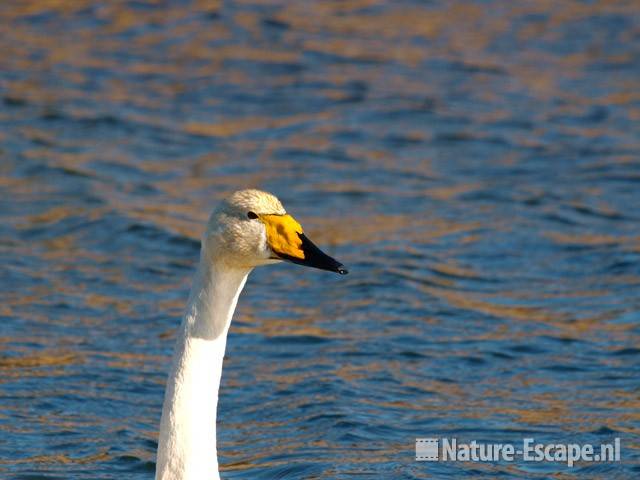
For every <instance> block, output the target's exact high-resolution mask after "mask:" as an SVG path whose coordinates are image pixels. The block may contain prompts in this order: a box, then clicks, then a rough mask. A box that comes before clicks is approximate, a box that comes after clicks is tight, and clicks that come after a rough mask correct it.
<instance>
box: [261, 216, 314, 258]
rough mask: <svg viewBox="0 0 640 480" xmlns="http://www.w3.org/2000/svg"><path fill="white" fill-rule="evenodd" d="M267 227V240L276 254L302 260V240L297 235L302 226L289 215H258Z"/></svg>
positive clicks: (300, 231)
mask: <svg viewBox="0 0 640 480" xmlns="http://www.w3.org/2000/svg"><path fill="white" fill-rule="evenodd" d="M258 217H259V218H260V220H262V223H264V224H265V226H266V227H267V242H268V243H269V246H270V247H271V249H272V250H273V251H274V252H275V253H278V254H284V255H288V256H290V257H293V258H299V259H301V260H304V252H303V251H302V240H300V237H299V236H298V234H299V233H303V232H302V226H301V225H300V224H299V223H298V222H297V221H296V220H295V218H293V217H292V216H291V215H258Z"/></svg>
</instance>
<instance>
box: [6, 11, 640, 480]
mask: <svg viewBox="0 0 640 480" xmlns="http://www.w3.org/2000/svg"><path fill="white" fill-rule="evenodd" d="M634 8H635V4H633V2H625V1H607V2H591V3H589V2H587V3H585V2H578V1H567V2H552V1H547V0H544V1H539V2H512V3H510V4H505V3H501V4H498V3H493V2H489V4H487V5H482V6H481V5H477V4H475V3H470V2H440V3H438V2H435V3H429V4H425V5H411V6H407V5H406V4H401V3H395V2H383V1H380V0H348V1H340V2H333V1H331V2H311V3H309V2H305V3H300V2H288V3H287V2H279V1H264V2H262V1H258V2H253V1H240V2H233V3H226V2H211V1H204V0H202V1H199V0H198V1H192V2H187V4H180V5H178V4H175V5H174V4H171V3H166V2H152V1H149V2H124V1H123V2H120V1H118V2H109V3H106V4H105V3H98V2H94V1H91V0H78V1H74V2H64V1H56V0H44V1H38V2H36V1H23V2H9V3H5V4H3V5H1V6H0V22H1V23H2V25H4V26H5V28H3V35H2V37H1V38H0V47H1V48H0V51H1V52H2V53H1V54H0V71H2V72H5V73H3V74H2V76H1V77H0V87H1V90H2V92H1V94H2V95H1V96H2V98H1V101H2V104H1V105H0V122H1V123H2V127H3V128H2V131H0V140H1V141H2V144H3V145H2V149H1V150H0V155H2V157H3V159H2V162H1V163H0V188H2V189H3V196H5V197H6V198H8V199H9V201H8V203H5V204H3V208H0V211H2V212H3V213H2V219H1V220H2V224H3V226H6V229H5V230H2V233H0V253H2V254H3V255H4V256H3V257H2V260H3V262H4V263H5V264H6V265H8V267H7V269H8V270H7V273H6V275H7V276H6V278H7V280H6V283H7V285H6V288H3V301H2V302H0V315H1V316H2V317H3V318H2V319H0V321H2V322H3V323H2V325H3V328H5V329H6V331H5V330H2V332H1V336H0V348H1V350H0V373H2V380H0V383H1V384H2V385H3V387H5V388H4V391H6V392H8V393H6V398H5V397H3V394H0V407H2V411H0V429H1V430H2V431H3V434H6V436H7V437H8V438H14V437H15V438H19V439H21V440H22V439H23V438H25V439H26V440H25V444H28V445H31V446H32V447H30V448H31V449H30V450H29V451H22V450H20V451H19V453H17V450H15V449H14V450H11V451H7V450H1V449H2V448H5V447H4V446H3V444H2V443H0V452H1V453H0V458H2V457H3V456H8V457H9V459H2V460H0V471H2V472H3V473H5V472H10V473H16V472H26V471H29V472H32V471H35V472H40V471H43V472H44V471H47V468H50V467H51V466H55V465H64V466H65V469H60V470H55V468H53V470H52V471H53V473H52V474H55V473H56V472H58V473H60V472H68V471H75V470H74V469H79V468H80V466H81V465H88V466H89V468H90V469H93V468H94V466H95V468H96V469H100V468H102V469H103V470H104V471H105V472H112V471H113V468H114V466H120V465H121V463H120V462H126V461H129V460H124V459H122V458H121V457H122V456H127V455H129V456H130V457H133V458H134V463H135V462H138V463H135V468H138V469H139V470H136V472H137V473H140V475H141V476H143V475H144V476H147V477H148V476H149V471H148V469H149V466H148V465H145V463H144V462H151V461H153V455H154V453H153V451H154V447H155V445H154V444H153V441H154V439H155V438H156V435H157V432H156V429H157V426H156V425H157V417H158V415H159V408H160V402H161V395H162V388H163V385H164V379H165V372H166V368H167V365H168V362H169V358H170V353H169V352H170V345H171V343H172V341H173V338H174V335H175V329H176V328H177V322H178V318H179V317H180V315H181V312H182V309H183V307H184V301H185V298H186V291H187V289H188V287H189V277H190V275H191V272H192V270H193V268H194V264H195V262H196V260H197V242H198V241H199V238H200V235H201V234H202V231H203V224H204V222H205V221H206V219H207V216H208V214H209V211H210V209H211V207H212V206H213V204H215V203H216V202H217V201H218V200H219V199H220V198H222V197H223V196H224V195H226V194H227V193H229V192H231V191H233V190H235V189H236V188H240V187H263V188H267V189H271V190H274V191H275V193H277V194H278V195H280V196H281V197H282V198H283V199H284V200H285V204H286V206H287V208H288V209H289V210H290V212H291V213H292V214H294V215H296V218H298V219H299V220H300V221H301V222H302V223H303V225H304V226H305V229H306V231H307V232H309V236H310V237H311V238H312V239H313V240H314V242H316V243H317V244H319V245H323V246H324V247H325V248H327V249H329V250H331V253H332V254H334V253H335V255H336V256H338V258H340V259H341V260H343V261H344V262H345V263H346V264H348V265H349V266H351V265H352V264H353V265H354V268H353V269H352V274H351V275H350V276H348V277H346V278H345V279H342V280H341V281H342V282H343V283H341V284H337V283H333V281H331V280H327V281H324V278H327V277H314V276H313V275H312V274H309V273H308V272H305V273H302V272H299V271H298V270H295V269H294V268H293V267H291V268H290V269H286V268H281V269H280V270H275V269H274V271H273V273H272V274H271V276H266V275H263V276H259V275H261V274H256V276H255V280H253V279H252V280H251V281H250V282H249V287H250V288H251V289H252V290H251V291H249V292H246V293H245V295H244V296H243V299H242V301H241V304H240V307H239V311H238V313H237V315H236V322H235V324H234V327H233V330H232V333H233V335H234V337H233V339H232V341H231V342H230V346H229V355H228V357H229V358H228V359H227V364H228V365H229V370H228V372H225V377H224V382H225V383H224V387H223V397H222V398H221V408H222V409H223V410H222V412H224V414H223V417H224V421H225V422H226V424H225V427H226V429H225V430H227V431H228V432H230V433H229V435H228V436H226V437H225V439H224V442H223V446H222V453H223V455H224V458H225V461H224V462H223V469H224V470H225V471H228V472H238V474H239V475H241V474H242V472H243V471H248V470H251V469H256V470H260V469H266V471H267V472H269V470H268V468H274V469H275V468H285V467H286V466H287V465H288V464H289V463H290V462H291V461H292V459H291V458H290V457H289V456H287V455H289V454H290V453H291V452H293V453H299V452H310V451H313V452H315V453H317V454H318V458H320V459H323V461H324V460H327V463H328V464H331V465H335V467H332V468H334V469H335V470H331V471H329V472H328V474H327V472H324V473H325V476H329V477H330V478H333V477H336V478H338V477H339V478H353V476H355V475H362V474H365V475H371V476H372V478H373V476H376V478H382V477H381V475H383V474H381V473H380V472H381V471H382V470H378V468H383V467H381V465H382V466H383V465H387V464H393V465H395V467H394V468H395V470H394V472H397V471H398V469H400V470H402V468H405V467H406V468H410V467H408V466H407V465H403V464H402V462H404V461H405V460H404V459H405V457H406V458H408V457H410V456H411V452H410V445H409V447H407V444H408V443H411V441H412V439H413V438H414V437H416V436H420V435H422V434H427V433H429V432H428V431H427V430H428V429H429V428H433V429H435V430H437V429H441V430H445V431H447V430H448V431H456V429H458V428H459V429H461V431H463V432H464V431H465V429H471V430H474V429H475V430H476V431H477V430H480V431H482V433H483V434H486V435H490V434H495V432H496V431H498V434H499V435H503V436H508V435H510V430H509V429H516V430H521V431H529V430H533V431H536V432H537V430H536V429H538V428H544V429H547V430H548V431H550V432H551V433H553V434H555V435H562V434H566V433H567V432H573V433H574V434H575V433H576V432H577V433H580V434H584V436H582V437H580V438H582V439H592V438H593V437H589V436H588V435H590V434H592V432H594V431H597V430H598V429H600V428H602V427H607V428H608V429H610V430H611V432H612V435H613V434H616V435H617V434H630V435H637V434H638V433H639V431H638V430H639V427H638V425H639V423H640V418H638V417H639V415H638V412H639V411H640V408H639V407H640V404H639V399H638V396H637V391H636V390H634V388H633V379H634V375H633V374H632V373H630V372H632V371H633V369H634V367H635V366H637V347H638V337H637V332H636V330H637V327H636V324H637V322H636V319H637V311H638V305H637V301H636V297H637V295H636V293H637V292H636V290H637V286H638V284H639V283H640V275H639V274H638V270H637V255H638V254H639V253H640V233H639V232H638V229H637V227H635V226H634V225H636V224H637V218H636V216H635V215H636V213H635V212H634V211H633V209H632V208H631V207H632V206H633V205H635V204H637V194H634V191H637V181H638V175H637V168H636V167H637V158H636V156H635V155H634V152H637V151H638V149H639V148H640V137H639V136H638V135H637V133H636V132H635V131H634V130H633V129H632V128H630V127H629V126H630V125H632V124H633V122H637V121H638V120H639V119H640V108H638V107H637V105H636V104H637V103H638V100H640V94H639V93H638V88H637V87H638V82H637V75H635V74H636V73H637V72H636V70H637V68H636V70H634V66H633V65H634V59H635V58H636V56H635V53H634V51H633V50H632V48H631V47H630V46H631V45H633V44H634V42H635V39H636V37H637V22H636V23H634V20H633V18H634V14H635V10H634ZM590 22H591V23H590ZM7 26H10V28H6V27H7ZM5 202H6V200H5ZM315 273H317V272H315ZM306 275H309V276H306ZM317 278H322V281H319V280H317ZM254 288H255V289H254ZM301 292H302V293H301ZM278 342H283V344H282V345H280V343H278ZM304 342H310V343H309V344H308V345H306V344H305V343H304ZM287 355H289V356H287ZM247 365H251V366H252V368H251V369H247V368H246V366H247ZM310 379H312V381H310ZM34 382H35V383H34ZM324 382H326V383H324ZM319 385H320V386H322V389H321V388H319V387H318V386H319ZM256 386H258V387H260V388H259V389H258V390H257V391H252V390H251V389H252V388H256ZM245 391H250V393H249V394H246V393H243V392H245ZM365 393H366V394H365ZM247 395H249V396H251V398H253V396H254V395H255V396H256V398H257V399H258V400H256V401H255V403H253V404H249V403H251V402H248V401H247ZM31 397H35V398H31ZM345 399H346V400H345ZM236 405H242V407H237V408H234V407H235V406H236ZM322 405H325V406H326V407H322ZM325 408H326V410H328V411H330V412H331V414H333V415H336V417H337V418H338V420H335V421H327V423H323V421H324V420H317V417H318V412H324V411H325ZM32 410H33V411H35V414H32ZM51 412H53V413H51ZM262 412H265V417H268V418H261V417H260V416H259V414H260V413H262ZM245 415H246V416H248V419H247V420H246V422H245ZM359 415H362V416H363V418H366V421H364V420H362V419H360V417H359ZM320 416H321V415H320ZM487 420H490V421H491V422H493V423H491V426H490V427H486V424H485V421H487ZM341 421H343V424H341V423H340V422H341ZM349 421H351V422H352V425H350V426H349V424H348V422H349ZM245 423H247V424H250V425H252V428H253V429H254V432H264V433H263V434H257V436H256V437H257V438H255V440H256V442H257V444H258V445H257V446H253V447H252V446H251V445H250V444H249V443H250V441H251V440H250V438H249V435H244V436H243V435H240V434H238V433H234V432H244V431H245V430H246V425H245ZM105 424H108V426H105ZM291 424H292V426H291ZM345 424H347V425H346V426H345ZM298 427H301V428H298ZM494 427H495V428H494ZM86 428H93V429H94V431H93V432H89V433H87V430H85V429H86ZM392 429H393V431H391V430H392ZM41 430H42V431H43V433H42V436H40V435H39V432H40V431H41ZM60 432H62V433H64V434H68V432H71V433H72V434H74V435H77V436H78V437H82V438H81V440H78V439H77V438H76V437H73V438H71V439H70V440H68V444H67V445H65V444H64V443H63V442H64V438H63V439H61V440H59V442H58V437H59V436H60V435H61V434H60ZM117 435H120V436H118V437H117V439H115V438H116V436H117ZM260 435H262V436H260ZM349 435H353V437H349ZM22 436H24V437H22ZM605 436H606V435H605ZM371 439H374V440H373V441H372V440H371ZM556 440H557V438H556ZM367 441H369V442H373V444H374V447H373V448H374V450H373V452H374V453H375V456H376V459H375V460H374V459H372V455H371V451H372V450H367V449H366V448H365V446H366V443H367ZM74 442H75V443H74ZM145 442H146V443H145ZM40 443H44V444H47V445H49V444H51V446H50V448H52V449H58V450H56V452H55V453H48V452H47V453H45V452H44V451H43V450H44V449H43V448H42V447H41V446H40ZM58 443H60V444H61V445H62V446H60V445H59V444H58ZM79 443H88V444H90V445H91V447H87V448H93V450H94V451H93V452H88V453H82V454H77V451H76V450H77V449H78V448H79V447H78V444H79ZM114 445H115V446H114ZM347 446H348V448H347ZM7 448H9V447H7ZM639 448H640V447H639V446H638V445H637V442H635V443H634V442H633V441H630V440H625V449H628V451H630V452H632V453H631V454H634V453H635V454H636V457H635V458H637V451H638V450H639ZM65 449H68V450H70V451H65ZM631 454H630V455H631ZM399 458H400V459H401V460H398V459H399ZM329 460H330V461H329ZM376 462H377V463H376ZM398 464H399V465H400V467H398V466H397V465H398ZM346 465H348V467H347V466H346ZM338 467H343V468H342V469H340V468H338ZM472 467H473V469H479V470H480V471H482V472H483V473H484V472H487V473H488V474H489V475H491V474H494V473H496V470H492V468H493V467H492V466H485V465H473V466H472ZM123 468H124V467H123ZM132 468H133V467H132ZM327 468H328V467H327ZM453 468H454V467H452V470H449V471H447V475H448V476H465V475H466V476H469V475H467V473H468V470H454V469H453ZM464 468H466V467H464ZM145 469H147V470H145ZM499 469H500V470H499V473H502V474H506V475H510V476H512V477H514V478H520V477H522V476H523V475H525V473H523V472H524V470H522V469H520V467H519V466H517V465H507V466H500V467H499ZM78 471H79V470H78ZM345 471H348V472H349V473H350V474H352V475H351V477H350V476H349V474H344V472H345ZM83 472H85V471H84V470H83ZM141 472H142V473H141ZM336 472H338V473H336ZM363 472H364V473H363ZM384 472H385V473H387V472H388V471H387V470H385V471H384ZM460 472H463V474H462V475H460ZM49 473H51V472H49ZM127 473H131V474H132V475H134V476H135V475H136V473H132V472H127ZM412 473H414V474H415V476H416V478H428V476H429V473H428V472H427V471H425V470H420V469H415V470H414V471H412ZM625 473H628V472H625ZM83 474H84V473H83ZM83 474H80V473H79V475H83ZM340 475H342V476H340ZM545 475H547V476H549V477H551V478H576V476H575V475H573V474H565V473H563V472H562V471H554V472H547V474H545ZM78 478H81V476H79V477H78ZM82 478H93V477H91V475H89V476H86V475H85V477H82Z"/></svg>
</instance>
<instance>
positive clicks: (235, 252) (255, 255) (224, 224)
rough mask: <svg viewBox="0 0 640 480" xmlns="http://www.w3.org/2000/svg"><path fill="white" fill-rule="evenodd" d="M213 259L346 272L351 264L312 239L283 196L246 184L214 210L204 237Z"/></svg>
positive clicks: (231, 263)
mask: <svg viewBox="0 0 640 480" xmlns="http://www.w3.org/2000/svg"><path fill="white" fill-rule="evenodd" d="M202 250H203V255H204V256H205V258H206V260H207V261H211V262H215V263H222V264H225V265H226V266H228V267H232V268H241V269H251V268H254V267H257V266H260V265H268V264H272V263H278V262H281V261H289V262H292V263H297V264H299V265H305V266H308V267H314V268H320V269H322V270H329V271H332V272H337V273H340V274H341V275H344V274H346V273H348V272H347V270H346V269H345V268H344V266H343V265H342V264H341V263H340V262H338V261H337V260H335V259H333V258H331V257H330V256H329V255H327V254H325V253H323V252H322V251H321V250H320V249H319V248H318V247H316V246H315V245H314V244H313V243H312V242H311V240H309V239H308V238H307V237H306V236H305V234H304V232H303V230H302V227H301V226H300V224H299V223H298V222H297V221H296V220H295V219H294V218H293V217H292V216H291V215H289V214H288V213H287V212H286V210H285V209H284V207H283V206H282V203H280V200H278V199H277V198H276V197H275V196H274V195H272V194H270V193H267V192H263V191H260V190H252V189H251V190H240V191H237V192H235V193H233V194H232V195H231V196H229V197H227V198H226V199H225V200H224V201H222V202H221V203H220V205H218V207H217V208H216V209H215V210H214V211H213V213H212V214H211V217H210V218H209V222H208V224H207V230H206V233H205V235H204V238H203V240H202Z"/></svg>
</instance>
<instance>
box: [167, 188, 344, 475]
mask: <svg viewBox="0 0 640 480" xmlns="http://www.w3.org/2000/svg"><path fill="white" fill-rule="evenodd" d="M283 260H286V261H289V262H293V263H297V264H299V265H306V266H309V267H315V268H320V269H323V270H329V271H333V272H337V273H340V274H342V275H344V274H346V273H348V272H347V270H346V269H345V268H344V266H343V265H342V264H341V263H339V262H338V261H336V260H335V259H333V258H331V257H330V256H328V255H326V254H325V253H323V252H322V251H321V250H320V249H319V248H318V247H316V246H315V245H314V244H313V243H311V241H310V240H309V239H308V238H307V237H306V236H305V235H304V233H303V230H302V227H301V226H300V224H299V223H298V222H297V221H296V220H295V219H294V218H293V217H292V216H291V215H289V214H287V212H286V211H285V209H284V207H283V206H282V204H281V203H280V201H279V200H278V199H277V198H276V197H275V196H274V195H272V194H270V193H267V192H263V191H260V190H241V191H238V192H235V193H233V194H232V195H231V196H229V197H228V198H227V199H226V200H224V201H222V203H221V204H220V205H219V206H218V207H217V208H216V209H215V210H214V211H213V213H212V214H211V216H210V218H209V221H208V223H207V228H206V231H205V233H204V236H203V237H202V244H201V249H200V262H199V264H198V268H197V270H196V273H195V276H194V279H193V284H192V288H191V293H190V294H189V300H188V303H187V307H186V310H185V313H184V317H183V320H182V324H181V327H180V330H179V333H178V338H177V341H176V344H175V349H174V354H173V360H172V364H171V369H170V372H169V378H168V380H167V386H166V390H165V397H164V404H163V407H162V419H161V421H160V433H159V439H158V455H157V462H156V477H155V478H156V480H200V479H207V480H212V479H215V480H219V479H220V474H219V472H218V459H217V452H216V410H217V406H218V390H219V387H220V377H221V375H222V361H223V357H224V351H225V346H226V342H227V332H228V330H229V326H230V324H231V317H232V316H233V312H234V310H235V308H236V304H237V302H238V296H239V295H240V292H241V291H242V288H243V287H244V284H245V282H246V280H247V276H248V275H249V273H250V272H251V270H252V269H253V268H254V267H257V266H260V265H269V264H273V263H278V262H281V261H283Z"/></svg>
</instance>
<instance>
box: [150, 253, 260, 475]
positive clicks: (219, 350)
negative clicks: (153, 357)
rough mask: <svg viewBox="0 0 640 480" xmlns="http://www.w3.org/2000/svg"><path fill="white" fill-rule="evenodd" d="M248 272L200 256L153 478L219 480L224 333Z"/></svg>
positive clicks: (174, 363)
mask: <svg viewBox="0 0 640 480" xmlns="http://www.w3.org/2000/svg"><path fill="white" fill-rule="evenodd" d="M249 272H250V270H244V269H233V268H228V267H226V266H224V265H219V264H216V263H213V262H210V261H206V258H205V256H204V255H203V256H202V258H201V261H200V265H199V267H198V270H197V272H196V275H195V277H194V281H193V286H192V289H191V293H190V295H189V302H188V305H187V309H186V311H185V316H184V319H183V321H182V326H181V327H180V331H179V333H178V339H177V341H176V347H175V351H174V356H173V361H172V367H171V371H170V373H169V379H168V381H167V389H166V393H165V400H164V406H163V410H162V420H161V423H160V438H159V443H158V460H157V464H156V479H157V480H178V479H189V480H200V479H203V480H204V479H207V480H211V479H219V478H220V477H219V473H218V462H217V452H216V411H217V405H218V390H219V387H220V378H221V376H222V363H223V359H224V353H225V348H226V340H227V332H228V330H229V326H230V324H231V318H232V316H233V312H234V310H235V307H236V304H237V301H238V297H239V295H240V292H241V291H242V288H243V287H244V284H245V282H246V279H247V275H248V274H249Z"/></svg>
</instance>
